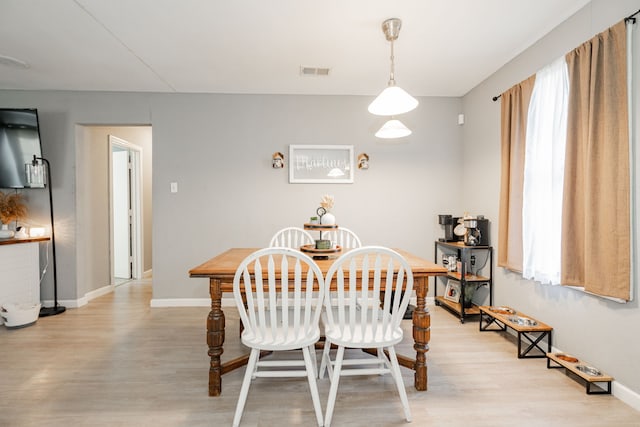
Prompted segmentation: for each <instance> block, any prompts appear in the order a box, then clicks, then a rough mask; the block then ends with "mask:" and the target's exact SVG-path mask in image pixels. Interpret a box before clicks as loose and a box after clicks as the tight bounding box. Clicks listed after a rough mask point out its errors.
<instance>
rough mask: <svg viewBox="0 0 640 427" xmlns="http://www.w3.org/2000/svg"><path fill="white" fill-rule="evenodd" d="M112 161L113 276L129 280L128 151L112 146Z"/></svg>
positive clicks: (129, 207) (129, 185) (129, 189)
mask: <svg viewBox="0 0 640 427" xmlns="http://www.w3.org/2000/svg"><path fill="white" fill-rule="evenodd" d="M111 161H112V166H113V168H112V189H113V192H112V203H113V206H112V215H113V275H114V278H115V279H131V272H132V268H131V255H132V254H131V215H130V210H131V179H130V173H129V150H127V149H125V148H122V147H119V146H114V147H113V151H112V152H111Z"/></svg>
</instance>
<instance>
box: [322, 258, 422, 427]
mask: <svg viewBox="0 0 640 427" xmlns="http://www.w3.org/2000/svg"><path fill="white" fill-rule="evenodd" d="M359 269H361V270H362V274H361V276H360V275H358V274H357V272H358V270H359ZM332 281H334V282H335V288H336V291H333V292H330V291H329V286H330V284H331V282H332ZM325 287H326V290H325V298H324V301H325V303H324V305H325V310H324V311H323V313H322V316H321V321H322V324H323V326H324V335H325V345H324V351H323V355H322V362H321V364H320V371H319V377H320V378H322V377H323V376H324V372H325V370H326V371H328V373H329V378H330V379H331V387H330V389H329V398H328V401H327V407H326V412H325V416H324V422H325V424H324V425H325V426H329V425H330V424H331V420H332V417H333V410H334V406H335V401H336V395H337V392H338V383H339V380H340V376H341V375H374V374H378V375H381V374H391V376H392V377H393V379H394V380H395V383H396V387H397V389H398V394H399V395H400V400H401V402H402V406H403V408H404V414H405V418H406V420H407V421H411V410H410V408H409V401H408V399H407V393H406V391H405V388H404V382H403V381H402V374H401V372H400V365H399V364H398V358H397V356H396V352H395V348H394V346H395V345H396V344H398V343H399V342H400V341H402V336H403V332H402V328H401V326H400V322H401V321H402V317H403V315H404V312H405V310H406V308H407V305H408V304H409V298H410V295H411V291H412V289H413V274H412V272H411V267H410V266H409V263H408V262H407V261H406V259H405V258H404V257H403V256H402V255H400V254H399V253H397V252H395V251H393V250H392V249H388V248H384V247H381V246H364V247H362V248H358V249H352V250H351V251H349V252H347V253H345V254H344V255H342V256H340V257H339V258H338V259H337V260H336V261H335V262H334V263H333V264H332V265H331V267H330V268H329V271H327V274H326V275H325ZM403 291H404V292H403ZM332 345H335V346H337V351H336V355H335V359H334V360H331V358H330V356H331V346H332ZM345 348H357V349H366V348H375V349H376V350H377V357H374V356H370V355H368V354H366V353H363V355H366V357H364V358H357V359H344V351H345ZM385 350H386V352H388V355H387V353H385ZM344 367H348V369H345V368H344Z"/></svg>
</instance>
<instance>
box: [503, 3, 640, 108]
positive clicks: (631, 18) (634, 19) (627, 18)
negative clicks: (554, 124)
mask: <svg viewBox="0 0 640 427" xmlns="http://www.w3.org/2000/svg"><path fill="white" fill-rule="evenodd" d="M639 13H640V9H638V11H637V12H636V13H632V14H631V15H629V16H627V17H626V18H624V22H629V21H631V23H632V24H635V23H636V18H635V16H636V15H637V14H639ZM501 96H502V94H500V95H496V96H494V97H493V98H491V99H493V102H496V101H497V100H498V99H500V97H501Z"/></svg>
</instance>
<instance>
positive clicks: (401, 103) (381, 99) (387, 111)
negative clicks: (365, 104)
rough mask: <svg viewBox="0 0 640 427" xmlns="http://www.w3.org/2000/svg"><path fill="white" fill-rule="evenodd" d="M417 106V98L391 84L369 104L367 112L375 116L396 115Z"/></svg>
mask: <svg viewBox="0 0 640 427" xmlns="http://www.w3.org/2000/svg"><path fill="white" fill-rule="evenodd" d="M417 106H418V100H417V99H415V98H414V97H413V96H411V95H409V94H408V93H407V91H405V90H404V89H402V88H400V87H398V86H395V85H392V86H387V88H386V89H385V90H383V91H382V93H380V95H378V97H377V98H376V99H374V100H373V102H372V103H371V104H369V112H370V113H371V114H375V115H377V116H396V115H398V114H403V113H406V112H409V111H411V110H413V109H414V108H416V107H417Z"/></svg>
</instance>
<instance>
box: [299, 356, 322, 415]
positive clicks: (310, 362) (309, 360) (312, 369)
mask: <svg viewBox="0 0 640 427" xmlns="http://www.w3.org/2000/svg"><path fill="white" fill-rule="evenodd" d="M311 348H313V349H315V346H311ZM314 351H315V350H314ZM302 354H303V355H304V364H305V365H306V367H307V378H308V379H309V388H310V389H311V400H312V401H313V408H314V409H315V410H316V420H317V421H318V426H320V427H322V407H321V406H320V396H319V395H318V384H317V383H316V375H317V374H316V364H315V358H314V357H312V356H311V354H310V348H309V347H304V348H303V349H302Z"/></svg>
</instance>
